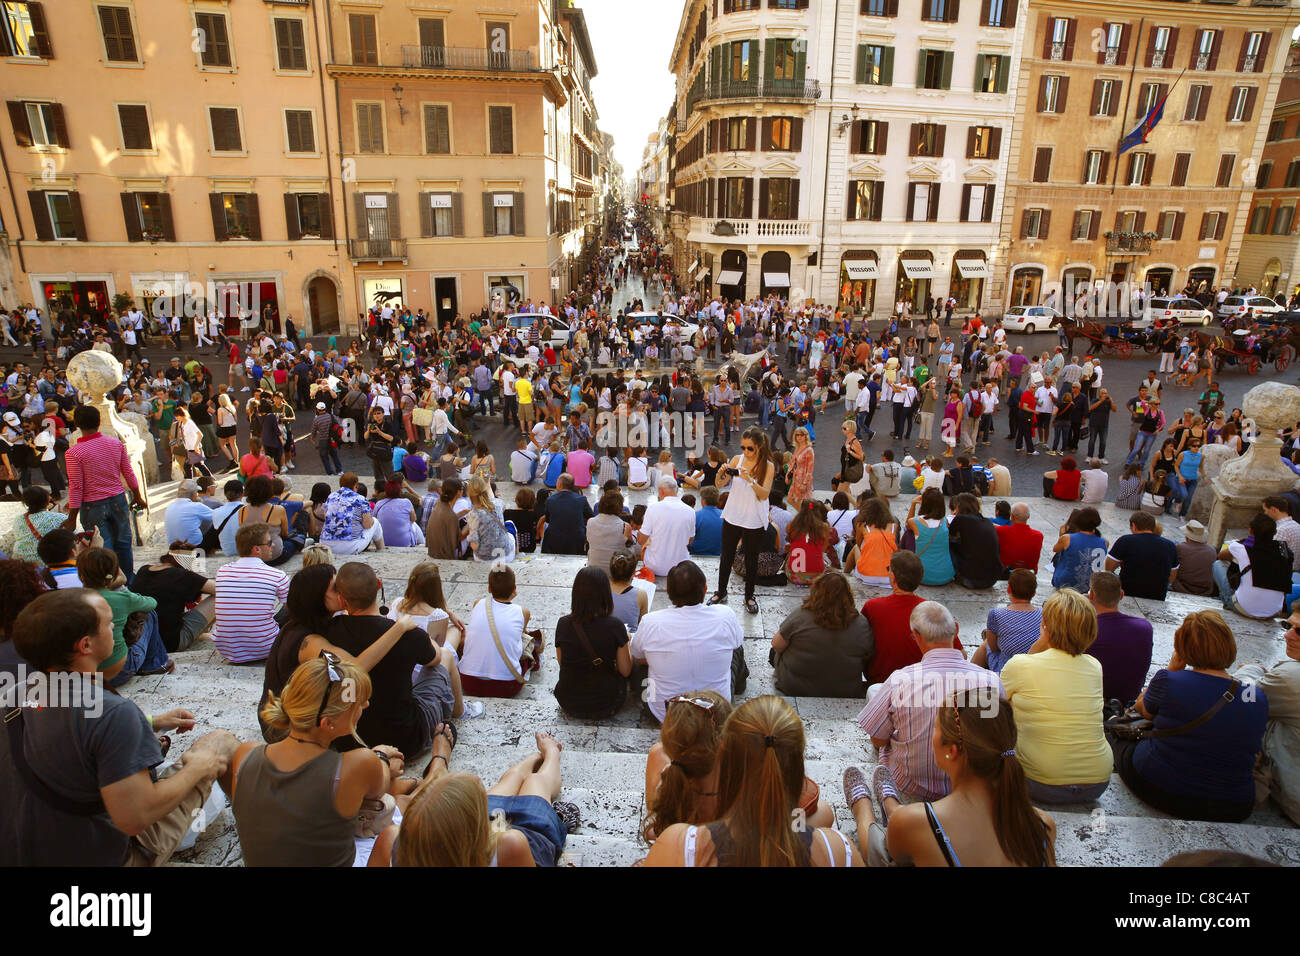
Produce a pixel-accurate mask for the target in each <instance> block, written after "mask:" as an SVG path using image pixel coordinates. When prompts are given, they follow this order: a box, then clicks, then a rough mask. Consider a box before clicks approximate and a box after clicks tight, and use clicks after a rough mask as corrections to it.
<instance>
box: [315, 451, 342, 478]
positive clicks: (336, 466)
mask: <svg viewBox="0 0 1300 956" xmlns="http://www.w3.org/2000/svg"><path fill="white" fill-rule="evenodd" d="M331 465H332V466H333V470H331V468H330V466H331ZM320 466H321V467H322V468H324V469H325V474H327V475H341V474H342V473H343V462H341V461H339V452H338V449H337V448H335V447H333V446H332V445H327V446H326V447H324V448H322V449H321V450H320Z"/></svg>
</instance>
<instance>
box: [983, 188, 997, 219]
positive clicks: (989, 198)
mask: <svg viewBox="0 0 1300 956" xmlns="http://www.w3.org/2000/svg"><path fill="white" fill-rule="evenodd" d="M997 190H998V187H997V186H995V185H993V184H992V183H989V184H987V185H986V186H985V187H984V204H983V206H982V207H981V208H980V222H992V221H993V197H994V196H995V195H996V194H997Z"/></svg>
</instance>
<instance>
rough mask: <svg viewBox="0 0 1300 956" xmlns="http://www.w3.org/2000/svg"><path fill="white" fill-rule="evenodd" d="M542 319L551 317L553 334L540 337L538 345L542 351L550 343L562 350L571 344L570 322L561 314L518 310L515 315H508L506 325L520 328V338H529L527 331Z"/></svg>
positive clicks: (557, 349) (556, 349) (552, 346)
mask: <svg viewBox="0 0 1300 956" xmlns="http://www.w3.org/2000/svg"><path fill="white" fill-rule="evenodd" d="M542 319H549V320H550V323H551V334H550V335H549V336H548V337H547V338H546V339H545V340H542V339H541V338H539V339H538V342H537V347H538V348H539V349H541V350H542V351H545V350H546V346H547V345H550V346H551V348H553V349H555V351H557V352H558V351H560V349H562V348H564V347H565V346H566V345H568V344H569V322H568V320H567V319H563V318H560V317H559V316H554V315H546V314H545V313H542V312H516V313H514V314H513V315H507V316H506V325H507V326H509V327H510V328H512V329H519V330H520V336H519V337H520V338H521V339H524V338H527V332H528V330H529V329H531V328H532V327H533V326H534V325H537V324H538V323H540V322H541V320H542Z"/></svg>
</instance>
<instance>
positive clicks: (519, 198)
mask: <svg viewBox="0 0 1300 956" xmlns="http://www.w3.org/2000/svg"><path fill="white" fill-rule="evenodd" d="M514 197H515V207H514V212H512V213H511V214H510V218H511V220H512V221H513V223H514V227H515V231H514V234H515V235H516V236H525V235H527V234H528V233H527V229H526V227H525V225H524V194H523V193H515V194H514Z"/></svg>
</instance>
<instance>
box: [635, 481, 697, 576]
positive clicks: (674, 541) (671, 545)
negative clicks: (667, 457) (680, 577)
mask: <svg viewBox="0 0 1300 956" xmlns="http://www.w3.org/2000/svg"><path fill="white" fill-rule="evenodd" d="M658 487H659V500H658V501H656V502H655V503H654V504H652V505H651V506H650V507H649V508H647V509H646V512H645V519H644V520H643V521H642V523H641V530H640V531H638V532H637V536H636V540H637V543H638V544H639V545H641V549H642V555H643V558H642V560H643V563H644V564H645V566H646V567H647V568H649V569H650V570H651V571H653V572H654V573H655V574H656V575H658V576H661V577H662V576H663V575H666V574H667V573H668V572H669V571H671V570H672V569H673V568H674V567H676V566H677V565H678V564H679V563H681V562H682V561H686V560H687V559H688V558H689V557H690V554H689V552H688V551H687V546H688V545H689V544H690V543H691V541H692V540H693V539H694V538H695V509H694V508H692V507H691V506H690V505H688V504H687V503H686V502H684V501H682V500H681V499H680V498H678V497H677V480H676V479H675V478H673V477H672V475H665V476H664V477H662V478H660V479H659V486H658Z"/></svg>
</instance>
